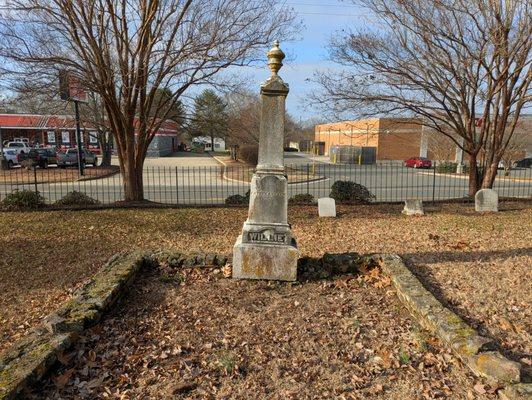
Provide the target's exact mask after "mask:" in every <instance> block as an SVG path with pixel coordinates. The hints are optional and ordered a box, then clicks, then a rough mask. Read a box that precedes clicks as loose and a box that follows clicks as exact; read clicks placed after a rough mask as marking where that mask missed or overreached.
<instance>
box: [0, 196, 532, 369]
mask: <svg viewBox="0 0 532 400" xmlns="http://www.w3.org/2000/svg"><path fill="white" fill-rule="evenodd" d="M501 208H502V212H500V213H498V214H482V215H481V214H476V213H475V212H474V211H472V206H471V205H443V206H438V208H434V209H431V208H428V210H427V211H428V215H426V216H424V217H413V218H412V217H410V218H409V217H405V216H403V215H401V213H400V210H401V207H400V206H391V205H374V206H353V207H345V208H343V207H340V209H339V211H340V213H339V214H340V215H339V218H336V219H319V218H318V217H317V210H316V207H294V208H291V209H290V214H289V215H290V222H291V223H292V225H293V229H294V233H295V235H296V237H297V239H298V243H299V246H300V249H301V251H302V254H303V255H311V256H321V255H322V254H323V253H325V252H344V251H357V252H361V253H367V252H395V253H399V254H400V255H402V256H403V257H404V258H405V259H406V261H407V263H408V264H409V266H410V267H411V268H412V270H413V271H414V272H415V273H416V274H417V275H418V276H420V277H421V278H422V280H423V281H424V282H425V284H426V285H427V286H428V287H429V288H430V289H431V290H432V291H433V292H434V293H435V294H436V295H437V296H439V297H440V299H441V300H443V301H444V302H445V303H446V304H447V305H448V306H450V307H451V308H453V309H454V310H455V311H456V312H458V313H459V314H460V315H462V316H463V317H464V318H466V319H467V320H468V321H469V322H470V323H471V324H472V325H474V326H476V327H477V328H479V329H480V330H481V332H482V333H483V334H485V335H488V336H491V337H493V338H495V339H496V340H497V343H498V344H499V345H500V346H501V348H502V349H503V351H505V352H506V354H508V355H509V356H511V357H512V358H514V359H516V360H520V361H521V362H522V363H523V364H525V365H527V364H528V365H529V364H530V363H531V361H532V359H531V357H530V354H531V352H532V341H531V332H532V329H531V328H532V319H531V311H530V304H531V303H532V290H531V287H530V282H532V269H531V265H532V249H531V243H532V230H531V229H530V227H531V226H532V208H531V207H530V204H529V203H528V204H527V203H506V204H503V205H502V207H501ZM246 212H247V211H246V210H245V209H227V208H210V209H209V208H204V209H143V210H99V211H76V212H68V211H53V212H25V213H18V212H13V213H9V212H2V213H0V293H1V294H0V349H3V348H5V347H7V346H8V345H9V344H10V343H12V342H13V341H14V340H16V339H17V338H19V337H21V336H22V335H24V334H25V333H26V332H27V331H28V329H29V328H30V327H32V326H35V325H37V324H38V323H39V322H40V320H41V319H42V318H43V317H44V316H45V315H46V314H48V313H50V312H51V311H52V310H53V309H54V308H55V307H56V306H57V305H58V304H59V303H61V302H62V301H64V300H65V299H67V298H68V297H69V296H70V295H71V293H72V291H73V290H74V289H75V288H76V287H78V286H79V285H81V284H82V283H83V282H84V281H85V280H86V279H88V278H89V277H90V276H91V275H92V274H93V273H94V272H95V271H96V270H97V269H98V267H100V266H101V265H102V264H103V263H104V262H105V260H106V259H107V258H108V257H110V256H111V255H112V254H114V253H116V252H118V251H122V250H130V249H136V248H172V249H176V250H181V251H190V252H192V251H212V252H224V253H229V252H230V251H231V248H232V245H233V243H234V241H235V239H236V236H237V234H238V233H239V231H240V229H241V227H242V223H243V221H244V220H245V218H246Z"/></svg>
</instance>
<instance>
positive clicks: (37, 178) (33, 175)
mask: <svg viewBox="0 0 532 400" xmlns="http://www.w3.org/2000/svg"><path fill="white" fill-rule="evenodd" d="M118 172H120V168H119V167H117V166H110V167H88V168H85V170H84V175H83V177H80V176H79V173H78V169H77V168H65V169H63V168H55V167H51V168H45V169H43V168H35V169H34V170H33V169H24V168H13V169H8V170H4V171H0V183H4V184H8V185H12V186H13V188H14V189H16V185H22V184H25V185H27V184H33V183H37V184H41V183H58V182H74V181H79V180H90V179H100V178H104V177H107V176H110V175H113V174H116V173H118Z"/></svg>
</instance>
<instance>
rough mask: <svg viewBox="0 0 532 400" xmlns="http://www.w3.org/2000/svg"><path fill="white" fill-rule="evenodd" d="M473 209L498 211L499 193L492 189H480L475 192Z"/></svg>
mask: <svg viewBox="0 0 532 400" xmlns="http://www.w3.org/2000/svg"><path fill="white" fill-rule="evenodd" d="M475 211H478V212H485V211H488V212H497V211H499V194H498V193H497V192H496V191H495V190H493V189H480V190H479V191H478V192H477V193H476V194H475Z"/></svg>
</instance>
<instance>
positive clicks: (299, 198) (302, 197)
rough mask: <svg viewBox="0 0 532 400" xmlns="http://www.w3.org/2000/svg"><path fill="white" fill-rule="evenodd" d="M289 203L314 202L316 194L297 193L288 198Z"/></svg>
mask: <svg viewBox="0 0 532 400" xmlns="http://www.w3.org/2000/svg"><path fill="white" fill-rule="evenodd" d="M288 203H289V204H314V203H315V201H314V196H313V195H311V194H309V193H300V194H296V195H294V196H292V197H290V198H289V199H288Z"/></svg>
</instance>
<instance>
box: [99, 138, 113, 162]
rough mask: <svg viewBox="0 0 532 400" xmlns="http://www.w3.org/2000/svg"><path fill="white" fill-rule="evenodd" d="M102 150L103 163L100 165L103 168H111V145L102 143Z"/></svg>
mask: <svg viewBox="0 0 532 400" xmlns="http://www.w3.org/2000/svg"><path fill="white" fill-rule="evenodd" d="M100 149H101V150H102V163H101V164H100V166H101V167H110V166H111V155H112V153H111V144H110V143H109V142H107V143H102V144H101V145H100Z"/></svg>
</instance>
